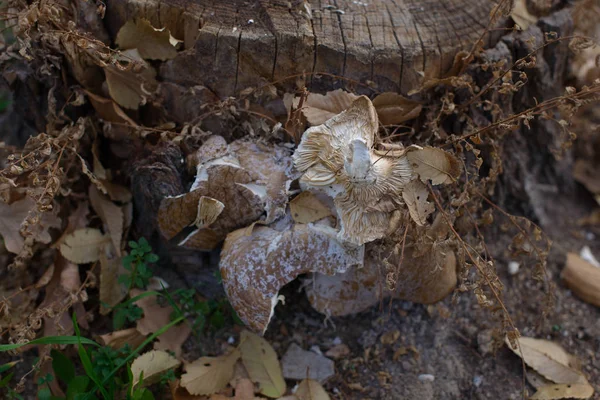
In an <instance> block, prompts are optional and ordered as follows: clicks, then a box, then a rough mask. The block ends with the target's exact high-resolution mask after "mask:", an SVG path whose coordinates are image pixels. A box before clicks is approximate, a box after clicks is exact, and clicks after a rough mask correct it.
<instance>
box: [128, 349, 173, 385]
mask: <svg viewBox="0 0 600 400" xmlns="http://www.w3.org/2000/svg"><path fill="white" fill-rule="evenodd" d="M179 364H181V361H179V360H178V359H176V358H175V357H173V356H172V355H170V354H169V353H167V352H166V351H161V350H152V351H149V352H147V353H144V354H142V355H141V356H139V357H137V358H136V359H135V360H133V363H131V374H132V375H133V379H132V388H135V387H136V386H137V384H138V383H139V382H140V378H141V377H142V376H143V379H144V381H143V386H148V385H151V384H153V383H155V382H157V381H158V380H159V379H160V375H161V374H162V373H164V372H167V371H168V370H170V369H173V368H177V367H178V366H179ZM142 374H143V375H142Z"/></svg>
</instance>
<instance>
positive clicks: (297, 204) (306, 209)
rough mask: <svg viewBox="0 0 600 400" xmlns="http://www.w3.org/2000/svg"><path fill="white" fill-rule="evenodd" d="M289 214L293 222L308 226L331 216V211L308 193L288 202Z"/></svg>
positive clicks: (303, 193)
mask: <svg viewBox="0 0 600 400" xmlns="http://www.w3.org/2000/svg"><path fill="white" fill-rule="evenodd" d="M290 212H291V214H292V218H293V219H294V221H296V222H298V223H300V224H309V223H311V222H315V221H318V220H320V219H322V218H325V217H328V216H330V215H331V210H330V209H329V208H327V207H326V206H325V205H324V204H323V203H321V201H320V200H319V199H318V198H317V196H315V195H314V194H313V193H311V192H309V191H306V192H302V193H300V194H299V195H298V196H296V197H294V199H293V200H292V201H290Z"/></svg>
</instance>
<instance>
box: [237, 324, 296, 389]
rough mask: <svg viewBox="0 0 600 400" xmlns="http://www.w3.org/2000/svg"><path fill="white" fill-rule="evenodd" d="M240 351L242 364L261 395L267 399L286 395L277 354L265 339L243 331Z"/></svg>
mask: <svg viewBox="0 0 600 400" xmlns="http://www.w3.org/2000/svg"><path fill="white" fill-rule="evenodd" d="M239 350H240V352H241V354H242V363H243V364H244V367H246V371H248V375H250V379H251V380H252V382H255V383H258V385H259V388H260V393H261V394H263V395H265V396H267V397H274V398H277V397H280V396H283V394H284V393H285V389H286V386H285V380H284V379H283V374H282V373H281V366H280V364H279V360H278V359H277V353H275V350H273V347H271V345H270V344H269V342H267V341H266V340H265V339H263V338H261V337H260V336H258V335H256V334H254V333H252V332H249V331H246V330H244V331H242V334H241V337H240V345H239Z"/></svg>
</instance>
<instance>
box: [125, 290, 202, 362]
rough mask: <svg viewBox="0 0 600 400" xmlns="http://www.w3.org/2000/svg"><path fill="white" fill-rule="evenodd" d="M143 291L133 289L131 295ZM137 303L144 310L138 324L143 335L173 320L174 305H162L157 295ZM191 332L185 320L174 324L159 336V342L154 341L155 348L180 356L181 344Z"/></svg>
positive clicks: (134, 295)
mask: <svg viewBox="0 0 600 400" xmlns="http://www.w3.org/2000/svg"><path fill="white" fill-rule="evenodd" d="M142 293H143V292H142V291H141V290H138V289H133V290H131V291H130V293H129V295H130V296H131V297H136V296H138V295H140V294H142ZM135 304H136V305H137V306H138V307H140V308H141V309H142V310H144V317H143V318H142V319H139V320H138V321H137V325H136V327H137V330H138V331H140V333H141V334H142V335H148V334H150V333H154V332H156V331H157V330H159V329H161V328H162V327H163V326H165V325H167V324H168V323H169V322H171V314H172V313H173V307H171V306H166V307H162V306H161V305H160V304H158V303H157V302H156V297H155V296H148V297H144V298H142V299H140V300H138V301H136V302H135ZM191 332H192V330H191V328H190V327H189V325H188V324H187V323H185V322H184V323H181V324H179V325H176V326H173V327H171V328H170V329H169V330H168V331H166V332H165V333H163V334H162V335H160V336H159V337H158V342H156V343H154V348H155V349H156V350H166V351H172V352H174V353H175V356H176V357H179V356H180V355H181V346H182V345H183V343H184V342H185V341H186V340H187V338H188V336H189V335H190V333H191Z"/></svg>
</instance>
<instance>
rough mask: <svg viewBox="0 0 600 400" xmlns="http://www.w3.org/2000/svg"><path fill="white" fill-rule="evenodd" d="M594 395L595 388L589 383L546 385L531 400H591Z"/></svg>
mask: <svg viewBox="0 0 600 400" xmlns="http://www.w3.org/2000/svg"><path fill="white" fill-rule="evenodd" d="M593 394H594V388H593V387H592V386H590V384H589V383H587V382H585V383H576V384H567V383H560V384H557V385H546V386H542V387H541V388H539V389H538V391H537V392H535V393H534V395H533V396H531V399H532V400H534V399H537V400H552V399H571V398H573V399H589V398H590V397H592V395H593Z"/></svg>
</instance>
